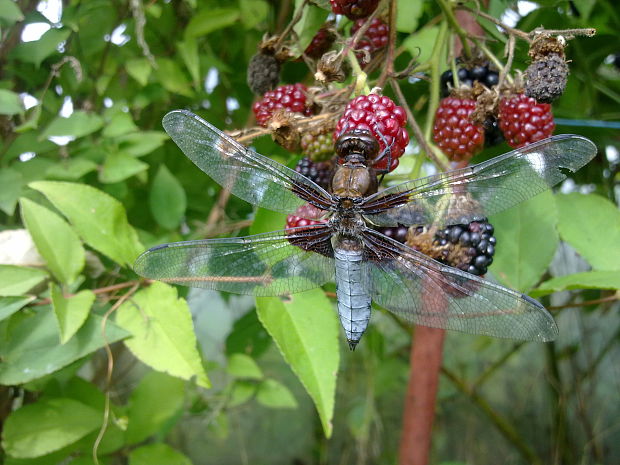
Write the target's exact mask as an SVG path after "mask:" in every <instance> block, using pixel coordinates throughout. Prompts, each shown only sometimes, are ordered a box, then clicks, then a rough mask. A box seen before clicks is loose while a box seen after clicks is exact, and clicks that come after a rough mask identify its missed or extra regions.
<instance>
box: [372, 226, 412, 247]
mask: <svg viewBox="0 0 620 465" xmlns="http://www.w3.org/2000/svg"><path fill="white" fill-rule="evenodd" d="M377 231H379V232H380V233H382V234H384V235H386V236H387V237H389V238H391V239H394V240H395V241H398V242H400V243H402V244H404V243H405V241H406V240H407V232H408V231H409V229H408V228H407V226H388V227H381V228H377Z"/></svg>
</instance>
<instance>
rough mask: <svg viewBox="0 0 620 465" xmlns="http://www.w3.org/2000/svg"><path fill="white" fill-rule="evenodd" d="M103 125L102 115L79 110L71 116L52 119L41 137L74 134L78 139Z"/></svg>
mask: <svg viewBox="0 0 620 465" xmlns="http://www.w3.org/2000/svg"><path fill="white" fill-rule="evenodd" d="M102 126H103V119H102V118H101V116H99V115H97V114H95V113H86V112H85V111H82V110H77V111H74V112H73V113H71V116H69V117H68V118H64V117H62V116H57V117H56V118H55V119H54V120H52V122H51V123H50V124H49V126H47V128H45V130H44V131H43V134H41V138H45V139H46V138H48V137H52V136H72V137H75V138H76V139H77V138H79V137H84V136H86V135H88V134H92V133H93V132H95V131H98V130H99V129H101V127H102Z"/></svg>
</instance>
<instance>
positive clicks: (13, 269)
mask: <svg viewBox="0 0 620 465" xmlns="http://www.w3.org/2000/svg"><path fill="white" fill-rule="evenodd" d="M48 277H49V276H48V274H47V273H46V272H45V271H43V270H39V269H38V268H27V267H25V266H14V265H0V296H1V295H7V296H10V295H16V296H21V295H22V294H25V293H26V292H28V291H29V290H30V289H32V288H33V287H35V286H36V285H37V284H39V283H41V282H43V280H45V279H46V278H48Z"/></svg>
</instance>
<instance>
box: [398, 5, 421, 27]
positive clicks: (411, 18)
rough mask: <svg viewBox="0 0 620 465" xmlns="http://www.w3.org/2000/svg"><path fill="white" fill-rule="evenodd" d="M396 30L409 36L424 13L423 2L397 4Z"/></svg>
mask: <svg viewBox="0 0 620 465" xmlns="http://www.w3.org/2000/svg"><path fill="white" fill-rule="evenodd" d="M397 8H398V10H397V11H398V12H397V14H396V30H397V31H398V32H406V33H408V34H411V33H412V32H413V31H415V29H416V28H417V27H418V21H419V19H420V16H421V15H422V11H424V2H408V1H404V2H402V1H401V2H398V6H397Z"/></svg>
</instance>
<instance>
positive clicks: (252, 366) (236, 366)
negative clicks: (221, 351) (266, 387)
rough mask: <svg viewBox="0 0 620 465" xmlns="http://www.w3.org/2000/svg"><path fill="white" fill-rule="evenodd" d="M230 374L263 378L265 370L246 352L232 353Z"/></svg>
mask: <svg viewBox="0 0 620 465" xmlns="http://www.w3.org/2000/svg"><path fill="white" fill-rule="evenodd" d="M227 371H228V374H230V375H232V376H234V377H236V378H246V379H263V372H262V370H261V369H260V368H259V366H258V365H257V364H256V362H255V361H254V360H253V359H252V358H251V357H249V356H248V355H245V354H232V355H231V356H230V357H228V366H227Z"/></svg>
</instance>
